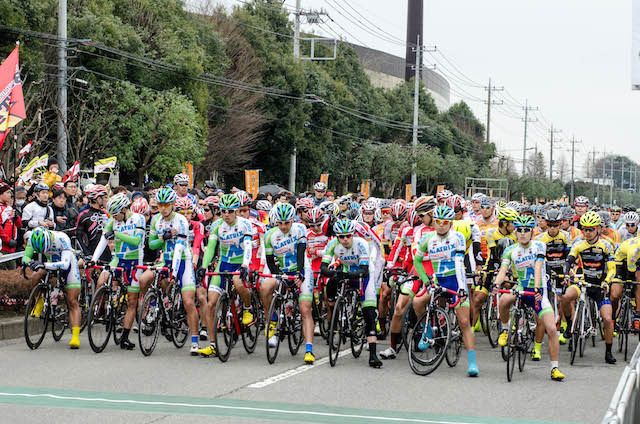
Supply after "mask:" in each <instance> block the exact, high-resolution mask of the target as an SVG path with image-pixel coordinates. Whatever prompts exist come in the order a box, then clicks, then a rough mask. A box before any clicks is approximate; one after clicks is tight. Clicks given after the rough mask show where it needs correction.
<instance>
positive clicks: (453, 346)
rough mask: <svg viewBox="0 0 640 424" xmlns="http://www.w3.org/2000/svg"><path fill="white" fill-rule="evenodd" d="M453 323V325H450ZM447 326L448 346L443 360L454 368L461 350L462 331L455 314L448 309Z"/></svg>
mask: <svg viewBox="0 0 640 424" xmlns="http://www.w3.org/2000/svg"><path fill="white" fill-rule="evenodd" d="M454 322H455V324H452V323H454ZM449 325H450V326H451V333H450V336H449V344H448V345H447V350H446V351H445V360H446V361H447V365H449V366H450V367H455V366H456V364H457V363H458V361H459V360H460V351H461V350H462V331H461V330H460V325H459V324H458V319H457V317H456V313H455V312H454V311H453V310H452V309H449Z"/></svg>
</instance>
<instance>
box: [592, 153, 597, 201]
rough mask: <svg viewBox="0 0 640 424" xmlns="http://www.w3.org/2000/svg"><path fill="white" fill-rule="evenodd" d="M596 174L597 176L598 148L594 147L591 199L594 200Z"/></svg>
mask: <svg viewBox="0 0 640 424" xmlns="http://www.w3.org/2000/svg"><path fill="white" fill-rule="evenodd" d="M595 176H596V148H595V147H594V148H593V159H592V161H591V200H594V201H595V197H596V186H595Z"/></svg>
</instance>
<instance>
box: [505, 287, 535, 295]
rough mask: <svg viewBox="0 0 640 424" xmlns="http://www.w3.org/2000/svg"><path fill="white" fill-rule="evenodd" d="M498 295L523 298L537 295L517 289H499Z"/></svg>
mask: <svg viewBox="0 0 640 424" xmlns="http://www.w3.org/2000/svg"><path fill="white" fill-rule="evenodd" d="M498 293H502V294H514V295H521V296H535V295H536V294H535V293H534V292H532V291H519V290H517V289H516V288H513V289H508V290H507V289H498Z"/></svg>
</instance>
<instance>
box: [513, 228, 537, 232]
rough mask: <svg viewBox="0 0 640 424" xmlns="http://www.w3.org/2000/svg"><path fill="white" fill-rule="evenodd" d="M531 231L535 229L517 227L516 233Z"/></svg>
mask: <svg viewBox="0 0 640 424" xmlns="http://www.w3.org/2000/svg"><path fill="white" fill-rule="evenodd" d="M531 231H533V230H532V229H531V228H529V227H520V228H516V233H530V232H531Z"/></svg>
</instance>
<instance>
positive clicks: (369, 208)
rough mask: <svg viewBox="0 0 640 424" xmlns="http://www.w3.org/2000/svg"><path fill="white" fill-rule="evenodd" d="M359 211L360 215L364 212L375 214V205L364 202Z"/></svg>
mask: <svg viewBox="0 0 640 424" xmlns="http://www.w3.org/2000/svg"><path fill="white" fill-rule="evenodd" d="M361 210H362V213H365V212H373V213H375V212H376V205H375V203H373V202H364V203H363V204H362V208H361Z"/></svg>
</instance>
